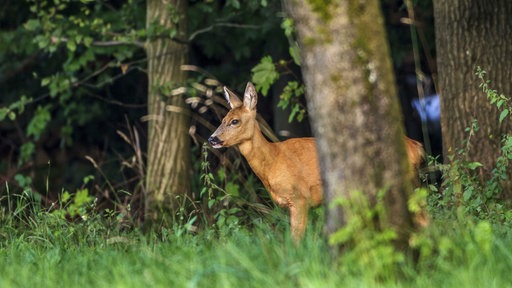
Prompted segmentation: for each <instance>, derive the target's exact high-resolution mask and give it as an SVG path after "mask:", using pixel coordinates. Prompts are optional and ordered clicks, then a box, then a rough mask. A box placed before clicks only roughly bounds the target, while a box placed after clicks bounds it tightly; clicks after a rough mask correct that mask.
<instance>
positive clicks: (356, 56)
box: [285, 0, 413, 248]
mask: <svg viewBox="0 0 512 288" xmlns="http://www.w3.org/2000/svg"><path fill="white" fill-rule="evenodd" d="M285 3H286V5H285V6H286V9H287V10H288V12H289V14H290V15H291V16H292V18H293V19H294V21H295V25H296V29H297V33H298V38H299V42H300V44H301V53H302V64H301V65H302V71H303V75H304V80H305V82H306V87H307V90H306V97H307V102H308V112H309V114H310V116H311V120H312V128H313V132H314V134H315V137H316V139H317V149H318V153H319V160H320V170H321V174H322V180H323V185H324V195H325V202H326V207H327V209H326V211H327V212H326V213H327V215H326V216H327V217H326V219H327V223H326V230H327V232H328V233H329V234H332V233H334V232H336V231H337V230H339V229H340V228H341V227H343V225H344V224H346V223H347V222H348V221H350V218H349V217H350V215H351V211H347V209H345V208H342V207H340V206H339V205H338V206H335V207H333V206H332V205H330V203H332V202H333V201H335V200H336V199H338V198H343V199H351V198H353V197H354V196H356V194H355V193H358V192H362V193H364V195H365V196H366V197H367V198H368V199H369V201H370V203H373V204H375V201H376V198H377V193H378V192H379V191H383V190H385V191H386V194H385V196H384V199H383V200H384V206H385V208H386V215H384V217H382V219H379V220H380V226H381V228H382V229H389V228H390V229H393V230H394V231H396V232H397V235H398V239H397V241H396V245H397V247H398V248H405V247H407V241H408V237H409V233H410V232H411V231H412V228H413V222H412V218H411V215H410V214H409V211H408V209H407V195H408V193H409V192H411V191H412V185H411V175H412V174H411V171H408V164H407V156H406V152H405V146H404V141H403V139H404V132H403V128H402V127H401V123H402V119H401V113H400V110H399V106H398V99H397V92H396V87H395V80H394V76H393V71H392V66H391V61H390V53H389V48H388V43H387V39H386V33H385V30H384V24H383V18H382V15H381V11H380V6H379V2H378V1H377V0H369V1H325V3H327V4H325V3H322V4H318V3H321V2H320V1H307V0H288V1H285Z"/></svg>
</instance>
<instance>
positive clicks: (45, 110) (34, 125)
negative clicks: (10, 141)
mask: <svg viewBox="0 0 512 288" xmlns="http://www.w3.org/2000/svg"><path fill="white" fill-rule="evenodd" d="M50 120H51V115H50V106H49V105H47V106H39V107H37V110H36V112H35V115H34V117H33V118H32V120H31V121H30V123H28V126H27V136H33V137H34V139H35V140H38V139H39V137H40V136H41V133H42V132H43V131H44V129H46V126H47V124H48V122H50Z"/></svg>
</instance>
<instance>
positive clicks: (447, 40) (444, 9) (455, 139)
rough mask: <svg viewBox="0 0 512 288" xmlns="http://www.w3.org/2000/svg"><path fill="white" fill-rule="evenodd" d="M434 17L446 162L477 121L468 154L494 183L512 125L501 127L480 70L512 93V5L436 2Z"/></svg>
mask: <svg viewBox="0 0 512 288" xmlns="http://www.w3.org/2000/svg"><path fill="white" fill-rule="evenodd" d="M434 15H435V29H436V50H437V62H438V75H439V83H438V84H439V87H440V95H441V111H442V119H441V126H442V131H443V146H444V149H443V150H444V151H443V152H444V155H445V159H444V161H445V162H448V161H449V159H448V156H449V155H453V154H454V152H455V151H454V150H455V149H456V148H458V147H462V145H463V141H464V140H465V139H468V134H467V133H466V132H465V129H466V128H467V127H470V126H471V121H472V120H473V119H476V120H477V121H478V124H479V126H480V129H479V131H477V132H476V134H475V136H474V137H472V138H471V142H470V144H471V148H470V150H469V151H467V153H468V154H467V156H468V160H470V161H478V162H480V163H482V164H483V165H484V166H483V167H482V171H481V175H482V176H483V179H486V178H487V179H488V178H489V175H490V173H491V171H492V169H493V167H494V166H495V165H496V157H497V156H498V155H499V152H500V147H501V137H502V135H503V134H504V133H506V132H510V131H512V130H511V128H512V123H511V121H504V122H503V123H501V125H500V124H499V121H498V119H499V114H500V113H499V111H498V109H497V108H496V106H495V105H491V104H489V102H488V100H487V98H486V95H485V93H483V92H482V90H481V88H479V83H480V80H479V79H478V78H477V76H476V75H475V69H476V67H477V66H480V67H482V69H484V70H486V71H487V72H488V73H487V77H488V78H489V80H491V84H490V86H491V87H492V89H495V90H497V91H498V92H499V93H503V94H504V95H506V96H508V97H510V95H512V81H511V80H512V69H510V66H511V63H512V42H511V41H510V35H512V18H511V17H510V15H512V1H510V0H496V1H491V2H488V1H481V0H455V1H444V0H434ZM509 176H512V175H509ZM509 179H510V177H509ZM509 182H510V181H509ZM509 186H510V184H509ZM511 196H512V193H509V195H508V198H510V197H511Z"/></svg>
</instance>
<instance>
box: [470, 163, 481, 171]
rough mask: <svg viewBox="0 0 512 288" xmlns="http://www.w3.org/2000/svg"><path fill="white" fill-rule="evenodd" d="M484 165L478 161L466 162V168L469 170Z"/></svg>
mask: <svg viewBox="0 0 512 288" xmlns="http://www.w3.org/2000/svg"><path fill="white" fill-rule="evenodd" d="M483 166H484V165H483V164H482V163H480V162H470V163H468V168H469V169H471V170H475V169H476V168H478V167H483Z"/></svg>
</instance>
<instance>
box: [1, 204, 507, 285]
mask: <svg viewBox="0 0 512 288" xmlns="http://www.w3.org/2000/svg"><path fill="white" fill-rule="evenodd" d="M285 220H286V219H285ZM318 222H320V221H318ZM1 224H2V226H1V227H0V287H223V288H225V287H511V286H512V273H510V271H512V250H511V249H510V247H512V238H511V237H510V235H511V233H510V232H511V231H512V230H511V229H510V227H508V226H506V225H499V226H491V225H490V224H489V223H488V222H474V223H473V222H472V221H467V220H463V219H459V220H446V219H445V220H442V221H441V220H440V219H439V220H436V221H434V223H433V225H432V227H431V228H430V229H429V230H427V231H426V232H425V233H423V234H422V235H421V236H420V238H419V239H421V240H422V241H423V242H424V243H425V244H424V245H423V246H422V247H423V250H424V252H423V254H422V256H421V257H420V260H419V263H418V264H417V265H413V264H412V263H411V261H405V262H403V263H402V264H400V265H399V267H398V268H397V270H398V273H396V274H397V275H391V276H389V277H377V279H376V278H375V277H373V276H372V275H376V274H375V271H370V270H368V269H370V268H369V267H364V265H360V263H358V262H357V261H355V262H353V263H352V262H347V259H352V258H350V257H346V258H343V257H342V259H344V260H342V261H341V262H338V261H337V260H333V259H332V258H331V257H330V256H329V249H330V248H329V246H328V245H327V244H326V243H325V241H324V238H323V236H322V233H321V230H322V228H321V223H316V224H312V225H310V226H309V227H308V229H309V230H308V233H307V235H306V238H305V239H304V241H303V243H301V245H299V246H298V247H297V246H295V245H294V244H293V242H292V241H291V240H290V239H289V237H288V236H287V235H288V233H287V231H285V230H286V229H281V228H282V227H283V226H284V225H280V224H282V223H278V224H279V225H277V227H278V228H277V229H276V228H275V227H274V228H270V226H267V225H266V224H260V225H257V227H255V228H252V229H250V230H249V229H247V228H244V227H239V226H236V227H235V226H233V227H230V228H225V229H221V231H218V230H216V231H215V230H213V229H208V230H203V231H201V232H199V233H198V234H195V235H193V234H190V233H183V229H181V228H180V227H176V228H175V229H170V228H169V229H162V231H159V233H158V234H156V233H148V234H143V233H141V232H139V231H131V232H119V231H117V230H116V229H112V228H108V225H105V224H104V223H103V222H102V221H101V218H100V217H95V218H94V217H93V219H90V220H88V221H85V222H80V223H70V222H68V221H66V220H62V219H60V218H58V217H56V216H55V215H52V214H49V213H46V212H41V213H37V214H36V215H35V216H31V217H25V218H24V220H23V221H21V220H20V219H15V220H13V218H12V217H11V216H8V218H7V219H5V217H4V219H3V220H2V222H1ZM429 251H430V252H429ZM349 254H350V252H347V255H349ZM363 256H364V255H363ZM339 263H341V264H339ZM372 267H373V266H372Z"/></svg>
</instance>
